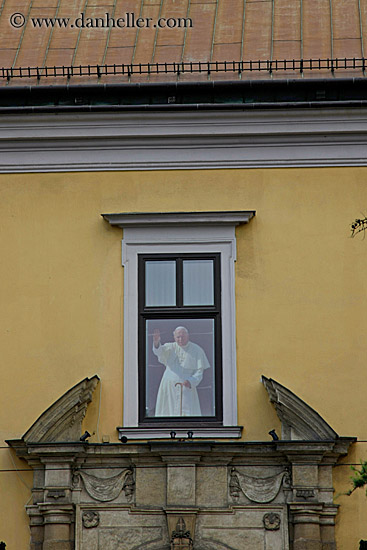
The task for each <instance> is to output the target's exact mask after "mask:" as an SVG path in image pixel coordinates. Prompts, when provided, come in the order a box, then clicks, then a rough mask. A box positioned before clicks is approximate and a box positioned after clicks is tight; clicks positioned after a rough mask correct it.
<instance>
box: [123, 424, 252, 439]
mask: <svg viewBox="0 0 367 550" xmlns="http://www.w3.org/2000/svg"><path fill="white" fill-rule="evenodd" d="M117 429H118V433H119V439H121V438H122V437H127V439H128V440H130V439H172V437H171V432H176V436H175V439H188V435H187V432H189V431H191V432H193V440H197V439H231V438H240V437H241V433H242V427H241V426H225V427H223V428H198V427H197V426H194V425H193V426H191V428H182V426H177V425H176V426H175V425H174V424H173V425H172V426H171V427H170V428H143V427H142V428H117Z"/></svg>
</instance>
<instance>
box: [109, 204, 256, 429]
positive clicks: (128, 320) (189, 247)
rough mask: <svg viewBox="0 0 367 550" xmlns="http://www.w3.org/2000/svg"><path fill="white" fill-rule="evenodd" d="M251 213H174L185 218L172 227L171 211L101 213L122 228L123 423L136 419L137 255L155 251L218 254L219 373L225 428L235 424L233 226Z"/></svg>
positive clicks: (127, 424)
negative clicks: (221, 368) (219, 284)
mask: <svg viewBox="0 0 367 550" xmlns="http://www.w3.org/2000/svg"><path fill="white" fill-rule="evenodd" d="M253 215H254V212H251V211H249V212H246V211H245V212H242V213H241V212H222V213H221V212H217V213H213V212H210V213H208V212H206V213H205V212H197V213H194V212H191V213H178V214H177V213H176V214H174V217H177V221H179V220H180V219H181V220H182V221H184V220H186V222H185V223H182V224H178V225H177V222H176V221H175V222H174V225H173V220H174V217H173V215H172V213H163V214H135V215H133V216H131V215H126V214H125V215H124V214H107V215H104V217H105V219H107V221H109V223H111V224H115V225H118V226H119V227H121V228H123V230H124V232H123V241H122V265H123V266H124V267H125V274H124V418H123V425H124V427H129V428H138V421H139V411H138V393H139V388H138V384H139V380H138V255H139V254H154V253H156V254H163V253H168V254H169V253H173V254H177V253H179V254H185V253H201V254H203V253H219V254H220V255H221V286H222V293H221V300H222V304H221V305H222V365H225V369H226V370H225V375H224V376H223V395H222V396H223V426H226V427H233V426H237V371H236V322H235V286H234V285H235V277H234V262H235V259H236V237H235V226H236V225H238V224H239V223H246V222H248V221H249V220H250V219H251V217H252V216H253ZM124 220H125V221H126V223H124ZM132 220H133V223H131V222H132ZM134 220H135V221H134ZM189 220H190V221H191V223H189ZM209 220H210V223H208V221H209ZM229 220H231V222H229ZM165 222H167V223H165ZM168 227H169V231H168V230H167V228H168ZM148 431H149V432H150V430H148ZM214 431H215V430H214ZM159 433H161V431H159Z"/></svg>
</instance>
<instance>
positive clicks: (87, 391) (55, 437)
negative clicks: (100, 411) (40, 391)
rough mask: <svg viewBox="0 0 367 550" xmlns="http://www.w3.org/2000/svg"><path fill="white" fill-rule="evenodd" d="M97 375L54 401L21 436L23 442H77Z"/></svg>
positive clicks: (86, 379)
mask: <svg viewBox="0 0 367 550" xmlns="http://www.w3.org/2000/svg"><path fill="white" fill-rule="evenodd" d="M98 381H99V378H98V376H97V375H95V376H93V377H92V378H85V379H84V380H82V381H81V382H79V383H78V384H76V385H75V386H74V387H73V388H71V389H70V390H69V391H67V392H66V393H64V395H63V396H62V397H60V399H58V400H57V401H55V403H53V405H51V406H50V407H49V408H48V409H47V410H46V411H45V412H44V413H43V414H41V416H40V417H39V418H38V419H37V420H36V421H35V422H34V424H33V425H32V426H31V427H30V428H29V430H28V431H27V432H26V433H25V434H24V435H23V438H22V439H23V441H26V442H31V443H45V442H47V443H50V442H55V441H79V438H80V435H81V425H82V420H83V418H84V416H85V413H86V411H87V406H88V404H89V403H90V402H91V401H92V394H93V391H94V390H95V388H96V386H97V384H98Z"/></svg>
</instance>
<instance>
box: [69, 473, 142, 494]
mask: <svg viewBox="0 0 367 550" xmlns="http://www.w3.org/2000/svg"><path fill="white" fill-rule="evenodd" d="M75 476H80V477H81V479H82V480H83V483H84V487H85V490H86V491H87V493H88V495H89V496H91V497H92V498H94V499H95V500H99V501H100V502H109V501H111V500H115V498H117V497H118V496H119V494H120V493H121V491H124V493H125V496H126V498H127V501H128V502H130V501H131V499H132V497H133V493H134V488H135V480H134V474H133V471H132V470H131V469H130V468H127V469H125V470H122V471H121V472H120V473H118V474H117V475H114V476H112V477H107V478H101V477H97V476H94V475H92V474H87V473H86V472H85V471H83V470H79V471H77V472H75V473H74V478H75Z"/></svg>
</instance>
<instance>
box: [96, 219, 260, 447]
mask: <svg viewBox="0 0 367 550" xmlns="http://www.w3.org/2000/svg"><path fill="white" fill-rule="evenodd" d="M253 216H254V212H253V211H241V212H189V213H184V212H180V213H148V214H139V213H138V214H124V213H123V214H104V215H103V217H104V218H105V219H106V220H107V221H108V222H109V223H110V224H111V225H112V226H117V227H120V228H122V229H123V240H122V264H123V266H124V406H123V410H124V416H123V426H122V427H121V428H119V433H120V437H123V436H124V437H127V438H129V439H154V438H159V439H160V438H169V437H170V433H171V432H172V431H175V432H176V433H177V436H178V437H179V436H180V435H181V434H182V435H184V436H186V434H187V432H188V431H193V432H194V437H208V438H213V437H215V438H219V437H223V438H229V437H240V435H241V428H240V427H238V426H237V376H236V322H235V321H236V320H235V288H234V283H235V271H234V263H235V261H236V238H235V228H236V226H237V225H240V224H244V223H247V222H249V221H250V219H251V218H252V217H253ZM177 329H178V330H177ZM185 338H186V340H188V342H190V343H192V344H194V346H193V348H195V352H193V355H194V358H192V357H191V358H190V360H189V361H190V362H191V363H190V365H189V366H188V365H187V364H184V363H185V361H186V359H185V357H186V356H185V353H181V357H179V358H177V357H174V358H172V357H171V358H167V356H168V355H169V353H170V351H171V350H170V348H172V346H173V344H176V346H175V347H176V348H177V349H178V351H179V352H180V350H181V351H182V349H183V351H187V350H185V349H184V348H185V346H186V345H187V343H188V342H186V343H185ZM154 341H155V343H156V346H155V345H154ZM166 344H169V346H167V345H166ZM160 347H161V348H163V350H162V349H159V348H160ZM167 361H174V363H175V365H174V374H175V376H177V377H178V378H177V381H178V382H179V384H178V385H177V386H176V392H177V394H178V397H179V399H178V401H176V403H175V405H173V408H167V407H168V406H167V407H166V406H165V405H164V399H163V398H162V399H161V398H160V397H159V401H160V403H159V406H158V405H157V400H158V396H159V391H160V386H161V383H162V380H163V377H164V373H165V371H166V370H167ZM199 362H200V366H199V367H198V366H197V365H198V364H199ZM184 368H191V372H189V376H188V377H186V376H182V370H183V369H184ZM180 369H181V370H180ZM185 374H186V373H185ZM186 381H187V382H188V383H189V384H190V386H191V388H189V387H188V386H185V385H182V384H184V383H185V382H186ZM175 383H176V382H175ZM193 388H195V391H192V390H193ZM186 389H191V395H194V397H192V399H191V401H190V400H188V399H187V398H186V397H187V394H188V393H189V392H186V391H185V390H186ZM162 391H163V390H162ZM181 392H182V393H181ZM185 393H186V395H185ZM181 396H182V401H181ZM168 399H169V397H167V400H168ZM175 407H176V408H175Z"/></svg>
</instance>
